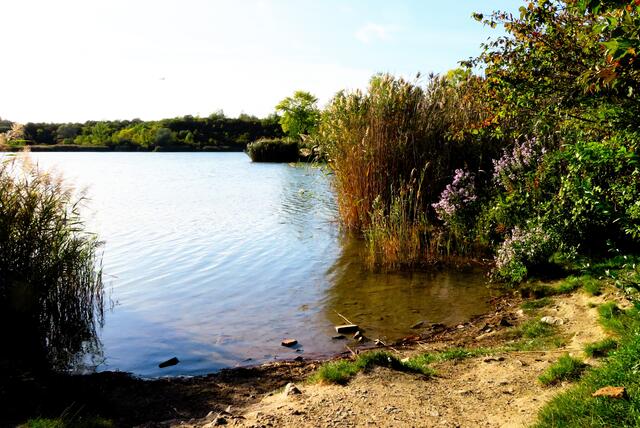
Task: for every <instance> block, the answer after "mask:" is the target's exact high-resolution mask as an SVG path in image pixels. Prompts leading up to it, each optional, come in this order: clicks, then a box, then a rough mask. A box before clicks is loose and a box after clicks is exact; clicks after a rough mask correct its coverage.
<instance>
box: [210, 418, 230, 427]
mask: <svg viewBox="0 0 640 428" xmlns="http://www.w3.org/2000/svg"><path fill="white" fill-rule="evenodd" d="M226 424H227V420H226V419H225V418H223V417H222V416H218V417H217V418H216V419H215V420H214V421H213V424H212V425H214V426H219V425H226Z"/></svg>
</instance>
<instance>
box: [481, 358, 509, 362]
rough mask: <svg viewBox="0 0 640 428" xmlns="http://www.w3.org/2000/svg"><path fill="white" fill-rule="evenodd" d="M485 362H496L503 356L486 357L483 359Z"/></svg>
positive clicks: (502, 359) (501, 359)
mask: <svg viewBox="0 0 640 428" xmlns="http://www.w3.org/2000/svg"><path fill="white" fill-rule="evenodd" d="M482 361H484V362H485V363H492V362H496V361H504V357H487V358H485V359H484V360H482Z"/></svg>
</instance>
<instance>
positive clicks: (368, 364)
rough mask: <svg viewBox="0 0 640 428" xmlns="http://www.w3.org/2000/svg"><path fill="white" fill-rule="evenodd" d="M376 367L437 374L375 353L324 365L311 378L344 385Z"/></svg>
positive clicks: (392, 357)
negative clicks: (361, 373)
mask: <svg viewBox="0 0 640 428" xmlns="http://www.w3.org/2000/svg"><path fill="white" fill-rule="evenodd" d="M374 367H388V368H390V369H393V370H398V371H403V372H410V373H419V374H423V375H426V376H433V375H434V374H435V372H434V371H433V370H432V369H430V368H429V367H427V366H426V365H420V364H408V363H407V362H403V361H400V360H399V359H398V357H396V356H395V355H393V354H391V353H389V352H384V351H374V352H367V353H364V354H360V355H358V356H357V357H356V359H355V360H351V361H350V360H339V361H331V362H329V363H326V364H323V365H322V366H321V367H320V368H319V369H318V371H317V372H316V373H315V374H314V375H313V376H312V377H311V379H310V380H311V382H325V383H336V384H339V385H344V384H346V383H347V382H349V380H350V379H351V378H352V377H353V376H355V375H356V374H358V373H359V372H361V371H367V370H370V369H372V368H374Z"/></svg>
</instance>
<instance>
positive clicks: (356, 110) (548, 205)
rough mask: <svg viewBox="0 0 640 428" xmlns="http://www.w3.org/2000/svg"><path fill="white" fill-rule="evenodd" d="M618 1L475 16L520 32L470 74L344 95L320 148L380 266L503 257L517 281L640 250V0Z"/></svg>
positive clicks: (491, 47) (502, 276)
mask: <svg viewBox="0 0 640 428" xmlns="http://www.w3.org/2000/svg"><path fill="white" fill-rule="evenodd" d="M619 3H620V4H618V3H615V4H613V3H611V2H598V1H594V2H584V1H582V2H563V1H542V2H526V4H525V6H523V7H522V8H521V10H520V15H519V16H512V15H510V14H506V13H502V12H496V13H494V14H492V15H490V16H487V17H485V16H483V15H480V14H477V15H476V16H475V18H476V19H477V20H478V21H481V22H483V23H484V24H485V25H490V26H496V25H502V26H503V27H504V29H505V30H506V35H505V36H503V37H499V38H496V39H494V40H490V41H489V42H487V43H486V44H485V45H483V48H484V51H483V53H482V54H481V55H480V56H479V57H477V58H474V59H471V60H469V61H464V62H463V63H462V64H463V68H460V69H458V70H453V71H452V72H450V73H448V74H446V75H444V76H429V77H428V78H427V79H426V81H422V80H421V79H416V80H415V81H407V80H405V79H402V78H396V77H393V76H389V75H379V76H374V77H373V78H372V79H371V82H370V85H369V88H368V90H367V91H364V92H363V91H351V92H349V91H343V92H340V93H338V94H337V95H336V97H335V98H334V99H333V100H332V101H331V103H330V104H329V105H328V106H327V108H326V109H325V110H324V111H323V113H322V118H321V121H320V128H319V132H318V134H317V139H318V141H319V142H320V144H321V147H322V151H323V152H324V153H326V156H327V159H328V162H329V166H330V167H331V168H332V170H333V171H334V173H335V187H336V193H337V198H338V206H339V212H340V217H341V220H342V224H343V225H344V227H345V228H346V229H348V230H352V231H355V232H356V233H360V234H362V235H363V236H364V237H365V239H366V240H367V244H368V247H369V261H370V265H371V266H372V267H374V268H382V269H398V268H405V267H419V266H422V265H430V264H433V263H440V262H447V261H453V262H455V261H456V260H460V259H462V260H464V259H465V258H468V259H492V260H493V265H494V266H495V268H494V271H493V276H494V278H496V279H498V280H501V281H506V282H510V283H518V282H520V281H522V280H524V279H525V278H526V277H527V276H529V275H531V274H535V273H536V272H538V273H541V272H542V273H544V272H545V271H549V268H550V266H551V265H557V266H564V267H567V266H571V265H572V264H575V263H579V262H580V261H581V260H582V261H584V260H586V259H588V258H592V257H596V258H597V257H603V256H605V257H606V256H607V255H610V254H612V252H614V253H615V252H636V251H638V249H639V248H640V247H639V244H640V199H639V198H638V195H639V194H640V157H639V155H638V145H639V142H640V123H639V122H638V117H640V98H639V95H638V90H640V72H639V69H638V61H637V52H636V48H640V46H638V43H639V41H638V21H639V19H640V18H639V15H640V12H639V10H640V6H639V5H637V4H636V3H634V2H619ZM473 66H478V67H481V68H483V69H484V76H477V75H474V74H473V73H472V72H471V68H469V67H473Z"/></svg>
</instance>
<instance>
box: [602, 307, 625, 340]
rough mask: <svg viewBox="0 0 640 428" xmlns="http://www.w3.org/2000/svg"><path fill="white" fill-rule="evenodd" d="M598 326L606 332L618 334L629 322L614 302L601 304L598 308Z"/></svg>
mask: <svg viewBox="0 0 640 428" xmlns="http://www.w3.org/2000/svg"><path fill="white" fill-rule="evenodd" d="M598 314H600V319H599V321H600V324H601V325H602V326H603V327H604V328H605V329H607V330H609V331H612V332H614V333H618V334H620V333H621V332H623V331H624V330H625V328H626V326H627V324H628V323H629V322H630V321H631V320H629V319H628V316H626V314H624V313H623V311H622V309H620V308H619V307H618V305H616V304H615V302H607V303H603V304H602V305H600V306H599V307H598Z"/></svg>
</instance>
